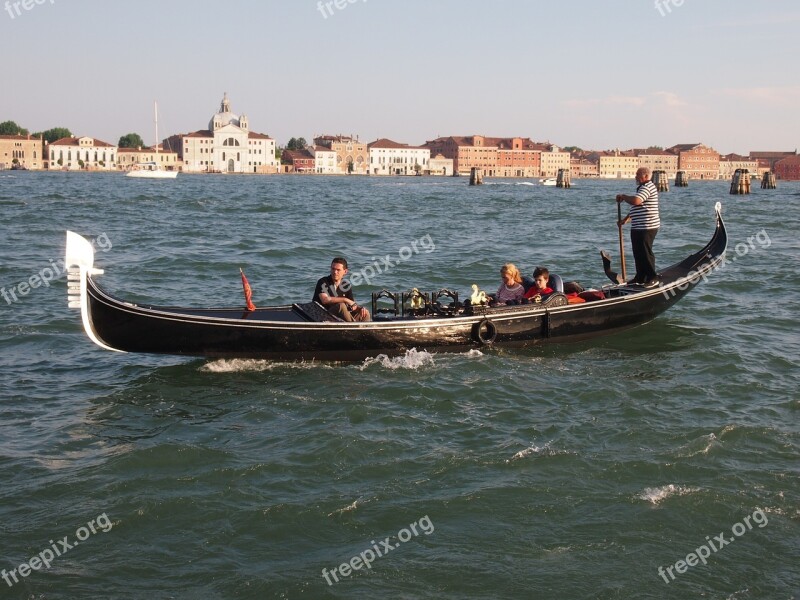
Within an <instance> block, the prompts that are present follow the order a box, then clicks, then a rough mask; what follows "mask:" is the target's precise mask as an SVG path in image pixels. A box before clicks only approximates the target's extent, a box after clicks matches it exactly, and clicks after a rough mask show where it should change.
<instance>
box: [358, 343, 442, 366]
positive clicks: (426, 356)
mask: <svg viewBox="0 0 800 600" xmlns="http://www.w3.org/2000/svg"><path fill="white" fill-rule="evenodd" d="M433 364H434V362H433V355H432V354H431V353H430V352H427V351H425V350H422V351H421V352H420V351H418V350H417V349H416V348H412V349H411V350H406V353H405V354H404V355H402V356H394V357H391V358H390V357H389V356H387V355H385V354H379V355H378V356H375V357H372V358H367V359H366V360H364V362H363V363H362V364H361V366H360V367H359V369H360V370H361V371H364V370H365V369H368V368H369V367H371V366H373V365H379V366H381V367H384V368H386V369H389V370H391V371H396V370H398V369H411V370H412V371H416V370H417V369H420V368H422V367H427V366H432V365H433Z"/></svg>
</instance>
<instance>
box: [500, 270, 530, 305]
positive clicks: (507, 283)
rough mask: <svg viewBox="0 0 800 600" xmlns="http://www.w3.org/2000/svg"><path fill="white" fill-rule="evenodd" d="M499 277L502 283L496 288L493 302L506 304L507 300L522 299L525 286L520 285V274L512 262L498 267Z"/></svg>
mask: <svg viewBox="0 0 800 600" xmlns="http://www.w3.org/2000/svg"><path fill="white" fill-rule="evenodd" d="M500 277H502V279H503V283H501V284H500V287H499V288H498V289H497V294H496V295H495V298H494V300H495V302H497V303H498V304H508V303H509V302H515V301H517V300H522V297H523V296H524V295H525V288H524V287H523V286H522V275H520V273H519V269H517V267H516V266H514V265H513V264H512V263H506V264H504V265H503V266H502V268H501V269H500Z"/></svg>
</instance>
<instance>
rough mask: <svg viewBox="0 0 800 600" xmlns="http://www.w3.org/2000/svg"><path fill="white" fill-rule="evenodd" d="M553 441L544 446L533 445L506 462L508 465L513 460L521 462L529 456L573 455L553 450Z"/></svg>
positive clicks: (564, 451) (565, 451) (568, 452)
mask: <svg viewBox="0 0 800 600" xmlns="http://www.w3.org/2000/svg"><path fill="white" fill-rule="evenodd" d="M551 443H552V441H550V442H547V443H546V444H545V445H544V446H537V445H535V444H534V445H533V446H530V447H528V448H525V449H524V450H520V451H519V452H517V453H516V454H515V455H514V456H512V457H511V458H509V459H508V460H506V463H510V462H511V461H512V460H520V459H522V458H527V457H529V456H559V455H562V454H573V452H570V451H568V450H556V449H555V448H551V447H550V444H551Z"/></svg>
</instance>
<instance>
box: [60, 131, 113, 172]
mask: <svg viewBox="0 0 800 600" xmlns="http://www.w3.org/2000/svg"><path fill="white" fill-rule="evenodd" d="M47 150H48V159H49V163H50V169H64V170H67V171H73V170H86V171H113V170H115V169H116V168H117V147H116V146H115V145H113V144H109V143H108V142H104V141H102V140H98V139H95V138H92V137H88V136H84V137H67V138H61V139H60V140H56V141H55V142H53V143H52V144H50V145H49V146H47Z"/></svg>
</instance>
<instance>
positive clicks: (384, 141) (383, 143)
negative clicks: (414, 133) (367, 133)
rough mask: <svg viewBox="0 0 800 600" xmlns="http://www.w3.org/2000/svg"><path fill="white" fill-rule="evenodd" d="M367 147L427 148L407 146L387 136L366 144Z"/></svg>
mask: <svg viewBox="0 0 800 600" xmlns="http://www.w3.org/2000/svg"><path fill="white" fill-rule="evenodd" d="M367 148H399V149H401V150H427V148H424V147H422V146H409V145H408V144H401V143H400V142H395V141H393V140H390V139H388V138H380V139H378V140H375V141H374V142H370V143H369V144H367Z"/></svg>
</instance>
